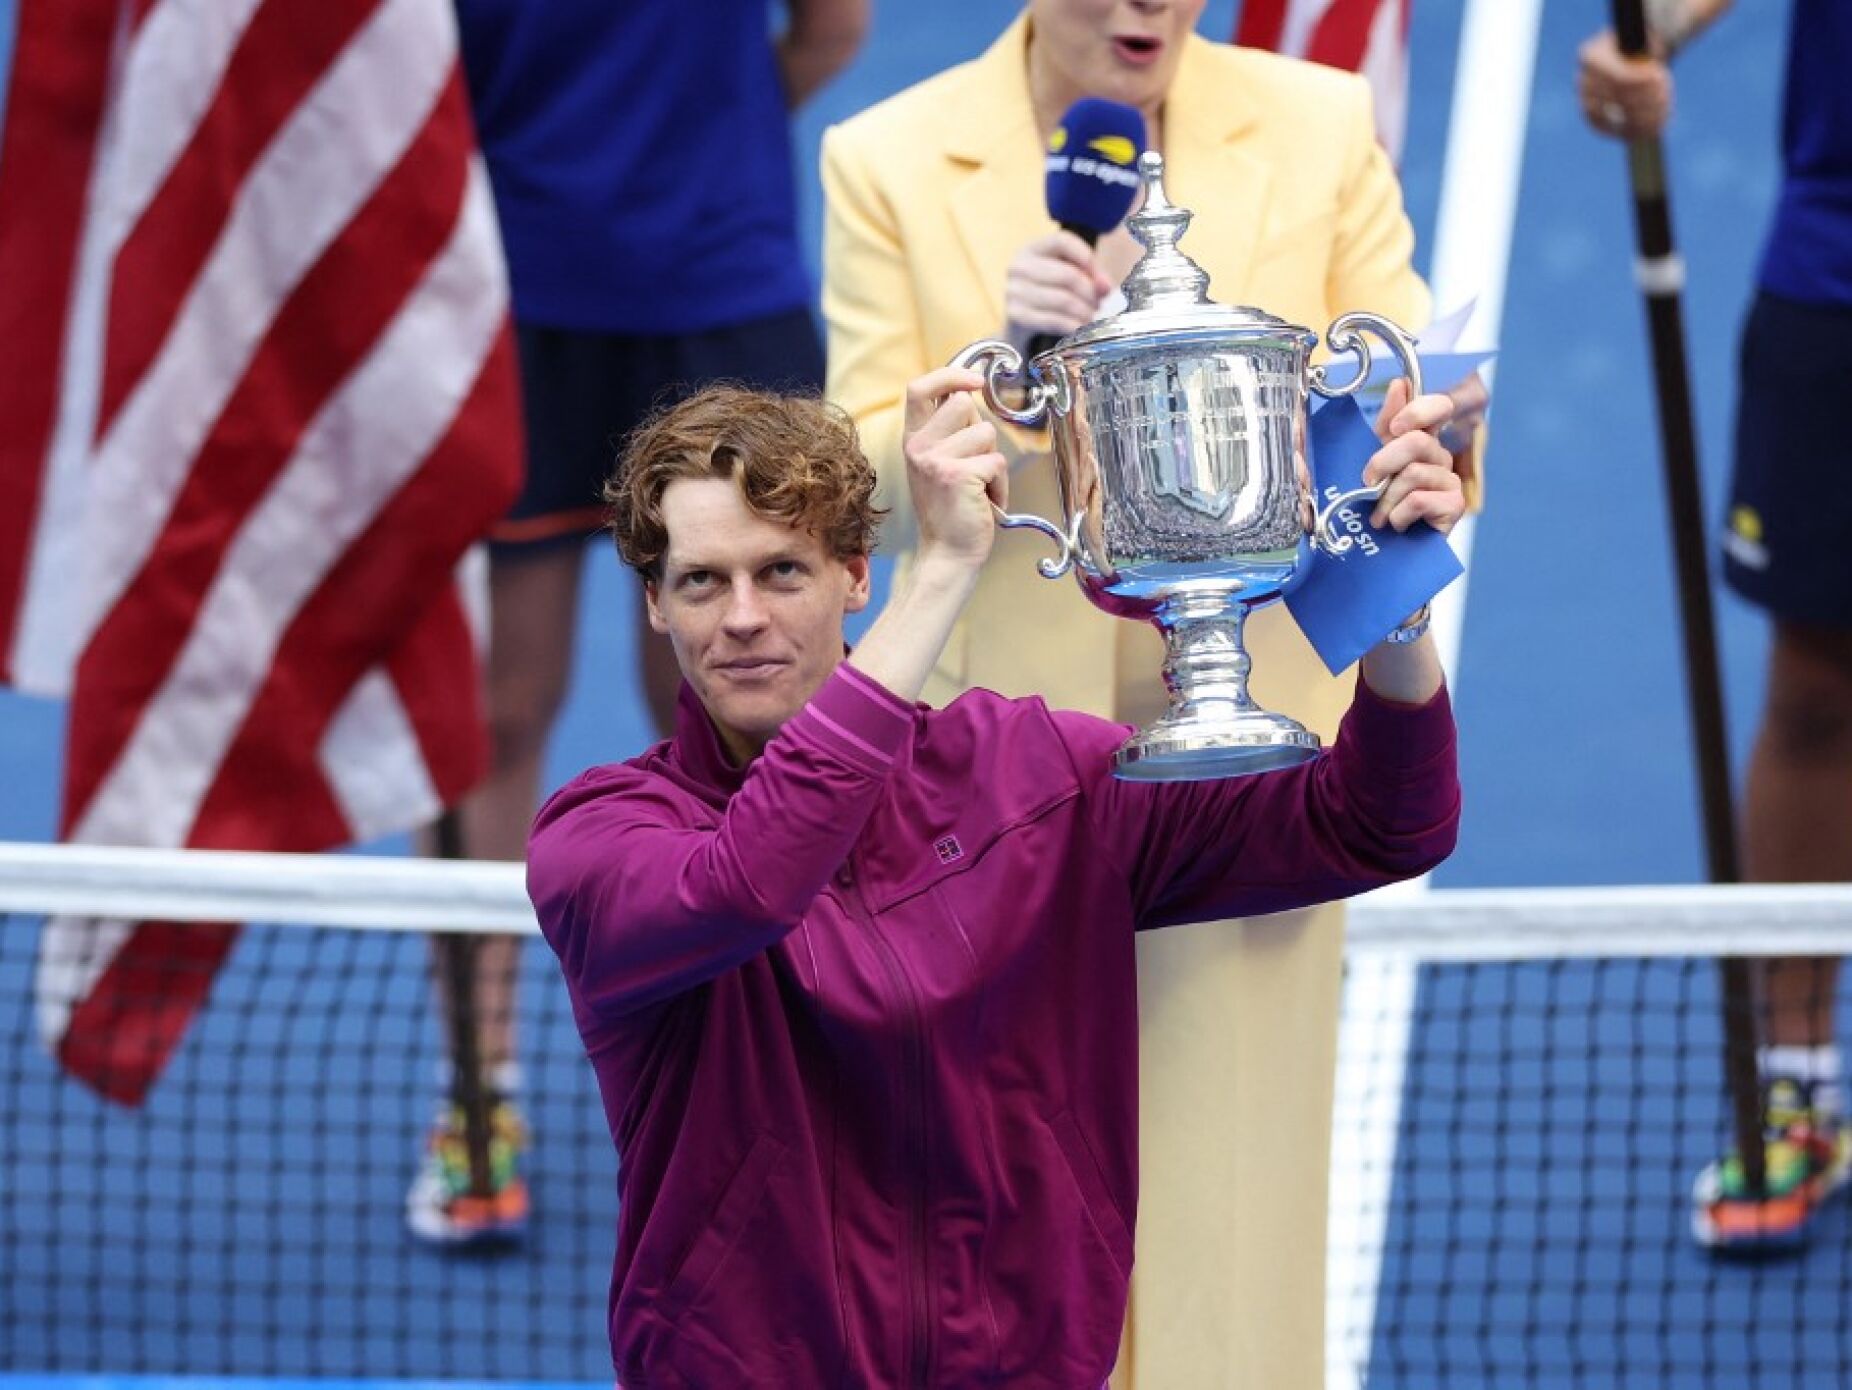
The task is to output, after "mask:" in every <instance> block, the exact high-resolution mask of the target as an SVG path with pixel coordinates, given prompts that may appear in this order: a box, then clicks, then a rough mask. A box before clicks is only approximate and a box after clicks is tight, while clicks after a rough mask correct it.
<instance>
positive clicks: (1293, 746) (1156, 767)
mask: <svg viewBox="0 0 1852 1390" xmlns="http://www.w3.org/2000/svg"><path fill="white" fill-rule="evenodd" d="M1318 747H1319V744H1318V735H1317V734H1315V733H1313V732H1312V731H1311V730H1309V729H1307V728H1306V727H1305V726H1304V725H1303V724H1301V723H1299V721H1298V720H1296V719H1289V718H1287V717H1286V716H1285V715H1283V714H1272V713H1269V712H1268V711H1266V710H1260V709H1253V708H1249V709H1247V710H1244V711H1242V712H1241V713H1239V714H1237V715H1234V716H1232V717H1223V718H1219V719H1217V718H1206V717H1203V716H1201V715H1198V716H1197V717H1195V718H1189V717H1184V718H1177V717H1176V716H1174V715H1173V716H1169V717H1166V718H1164V719H1160V720H1159V721H1158V722H1157V723H1156V724H1153V725H1152V726H1151V727H1150V728H1149V729H1143V730H1140V731H1139V732H1138V733H1136V734H1134V735H1133V736H1132V737H1131V738H1130V739H1128V740H1127V741H1126V742H1125V743H1124V745H1123V746H1121V747H1120V749H1119V751H1118V752H1117V753H1115V754H1113V776H1115V777H1117V778H1119V779H1120V780H1121V781H1126V782H1203V781H1208V780H1210V779H1212V778H1217V777H1249V776H1252V775H1253V774H1255V773H1257V772H1275V771H1277V770H1279V769H1280V768H1284V767H1297V766H1298V765H1299V764H1300V763H1303V762H1307V761H1309V760H1310V759H1312V758H1314V757H1316V756H1317V755H1318Z"/></svg>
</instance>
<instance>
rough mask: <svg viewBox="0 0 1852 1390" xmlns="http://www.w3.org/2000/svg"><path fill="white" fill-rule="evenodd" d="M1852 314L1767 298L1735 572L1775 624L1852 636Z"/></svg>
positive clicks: (1755, 360)
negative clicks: (1850, 352) (1845, 631)
mask: <svg viewBox="0 0 1852 1390" xmlns="http://www.w3.org/2000/svg"><path fill="white" fill-rule="evenodd" d="M1848 341H1852V309H1841V308H1833V307H1828V306H1824V305H1818V304H1802V303H1799V302H1797V301H1795V300H1792V299H1782V298H1779V297H1778V296H1776V295H1772V294H1768V293H1762V294H1759V295H1757V296H1756V301H1755V303H1754V305H1752V306H1751V308H1750V311H1749V321H1748V323H1747V324H1746V325H1745V326H1744V328H1743V343H1742V361H1741V373H1742V378H1741V388H1740V394H1739V396H1738V398H1737V413H1736V474H1735V477H1734V478H1733V479H1732V481H1731V485H1730V506H1729V511H1728V512H1727V513H1726V515H1725V518H1724V535H1723V573H1724V578H1725V579H1726V580H1727V581H1728V582H1729V585H1730V587H1731V588H1732V589H1735V590H1736V592H1737V593H1739V594H1741V595H1742V596H1743V597H1744V598H1746V599H1748V600H1749V601H1750V602H1751V603H1753V604H1755V605H1756V606H1757V607H1759V608H1764V609H1766V610H1767V611H1768V612H1769V614H1770V615H1771V616H1773V617H1775V618H1778V619H1782V620H1785V621H1788V622H1794V623H1802V624H1806V625H1808V626H1815V627H1834V628H1852V358H1848V357H1847V355H1846V344H1847V342H1848Z"/></svg>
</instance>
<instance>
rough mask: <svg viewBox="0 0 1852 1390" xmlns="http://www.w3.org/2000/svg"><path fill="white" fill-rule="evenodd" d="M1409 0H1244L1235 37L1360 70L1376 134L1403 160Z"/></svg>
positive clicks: (1248, 44)
mask: <svg viewBox="0 0 1852 1390" xmlns="http://www.w3.org/2000/svg"><path fill="white" fill-rule="evenodd" d="M1411 4H1413V0H1243V4H1242V6H1241V18H1240V20H1239V21H1238V22H1237V24H1236V27H1235V42H1236V43H1238V44H1242V45H1245V46H1246V47H1249V48H1271V49H1273V50H1275V51H1276V52H1279V53H1289V54H1291V55H1292V56H1293V57H1295V58H1310V59H1311V60H1312V61H1313V62H1315V63H1326V64H1329V65H1330V66H1331V67H1334V68H1344V69H1346V70H1347V71H1350V72H1360V73H1362V74H1363V75H1364V76H1365V77H1366V78H1368V79H1369V82H1370V90H1371V92H1372V93H1373V94H1374V96H1375V98H1376V138H1377V139H1379V140H1381V141H1382V144H1383V148H1384V149H1386V150H1388V151H1389V157H1390V158H1391V159H1393V160H1395V161H1396V162H1397V163H1400V162H1401V159H1402V136H1403V133H1404V131H1405V130H1406V129H1407V125H1408V14H1409V7H1410V5H1411Z"/></svg>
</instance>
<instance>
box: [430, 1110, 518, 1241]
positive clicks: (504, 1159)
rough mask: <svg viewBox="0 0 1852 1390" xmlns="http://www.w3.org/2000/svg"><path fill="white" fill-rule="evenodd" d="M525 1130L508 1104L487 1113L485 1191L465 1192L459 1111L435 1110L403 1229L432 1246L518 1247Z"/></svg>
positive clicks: (463, 1139)
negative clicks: (486, 1186)
mask: <svg viewBox="0 0 1852 1390" xmlns="http://www.w3.org/2000/svg"><path fill="white" fill-rule="evenodd" d="M526 1151H527V1125H526V1124H525V1123H524V1122H523V1121H522V1119H521V1112H520V1110H519V1109H518V1108H517V1107H516V1105H515V1103H514V1102H513V1101H511V1100H497V1101H494V1102H493V1103H492V1104H491V1106H490V1108H489V1191H488V1193H487V1194H478V1193H475V1192H472V1191H471V1190H470V1172H469V1143H468V1140H467V1138H466V1137H465V1133H464V1121H463V1108H462V1107H461V1106H460V1105H455V1104H446V1105H442V1106H440V1107H439V1109H438V1114H437V1120H436V1122H435V1123H433V1124H432V1126H431V1134H430V1138H429V1139H428V1140H427V1141H426V1143H425V1153H424V1162H423V1163H422V1164H421V1165H420V1166H419V1169H418V1175H417V1177H415V1178H414V1179H413V1180H412V1186H411V1191H410V1192H408V1193H407V1194H406V1197H405V1224H406V1225H407V1226H409V1227H410V1228H411V1232H412V1234H413V1235H415V1236H417V1237H418V1238H419V1239H420V1240H426V1241H430V1242H431V1243H432V1244H435V1245H447V1246H474V1245H498V1244H507V1243H510V1242H513V1241H517V1240H519V1239H520V1238H521V1236H522V1235H523V1234H524V1233H525V1232H526V1230H527V1183H526V1181H525V1180H524V1179H523V1178H522V1176H521V1159H522V1156H523V1155H524V1154H525V1153H526Z"/></svg>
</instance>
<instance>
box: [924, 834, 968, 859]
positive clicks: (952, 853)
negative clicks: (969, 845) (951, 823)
mask: <svg viewBox="0 0 1852 1390" xmlns="http://www.w3.org/2000/svg"><path fill="white" fill-rule="evenodd" d="M932 852H933V853H934V854H936V855H938V856H939V862H940V863H941V864H956V863H957V862H958V861H959V860H960V859H963V858H964V857H965V847H964V846H963V845H961V844H959V843H958V837H957V836H956V835H941V836H940V837H939V838H938V839H936V840H934V841H933V842H932Z"/></svg>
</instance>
